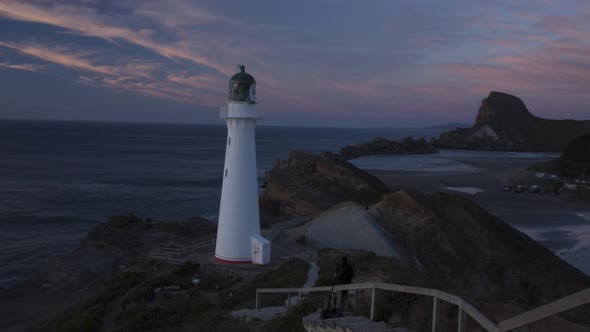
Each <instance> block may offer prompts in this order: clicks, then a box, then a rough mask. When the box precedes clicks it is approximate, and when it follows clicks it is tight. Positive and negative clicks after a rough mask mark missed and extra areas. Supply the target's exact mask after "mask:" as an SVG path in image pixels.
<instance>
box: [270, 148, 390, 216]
mask: <svg viewBox="0 0 590 332" xmlns="http://www.w3.org/2000/svg"><path fill="white" fill-rule="evenodd" d="M266 185H267V187H266V190H265V192H264V194H263V195H262V198H261V209H262V210H263V212H264V213H263V214H264V215H267V216H268V215H270V216H272V215H275V216H276V215H300V214H307V213H312V212H316V211H319V210H325V209H329V208H331V207H332V206H333V205H334V204H336V203H340V202H343V201H355V202H359V203H361V204H372V203H375V202H377V201H379V200H380V199H381V195H382V194H384V193H388V192H389V189H388V188H387V186H386V185H385V184H384V183H383V182H381V180H379V179H377V178H376V177H375V176H373V175H371V174H369V173H367V172H366V171H364V170H362V169H360V168H357V167H355V166H354V165H352V164H350V163H348V162H346V161H345V160H343V158H342V157H341V156H339V155H334V154H328V153H324V154H319V155H318V154H313V153H309V152H303V151H291V152H289V159H288V160H281V161H277V163H276V164H275V165H274V167H273V168H272V169H271V170H270V171H269V172H267V173H266Z"/></svg>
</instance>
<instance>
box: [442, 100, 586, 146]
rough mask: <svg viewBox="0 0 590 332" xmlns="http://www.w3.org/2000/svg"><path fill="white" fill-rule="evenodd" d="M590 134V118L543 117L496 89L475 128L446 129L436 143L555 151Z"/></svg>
mask: <svg viewBox="0 0 590 332" xmlns="http://www.w3.org/2000/svg"><path fill="white" fill-rule="evenodd" d="M588 133H590V121H576V120H549V119H542V118H539V117H536V116H534V115H533V114H531V112H529V110H528V109H527V107H526V105H525V104H524V102H523V101H522V100H521V99H520V98H518V97H515V96H512V95H509V94H506V93H502V92H496V91H492V92H490V94H489V95H488V97H487V98H485V99H484V100H482V102H481V106H480V108H479V112H478V114H477V118H476V120H475V125H474V126H473V127H472V128H457V129H456V130H453V131H447V132H443V133H442V134H441V135H440V137H439V138H438V140H437V142H436V144H437V147H439V148H450V149H472V150H503V151H553V152H555V151H563V149H564V148H565V146H566V145H567V143H568V142H569V141H571V140H572V139H573V138H574V137H577V136H580V135H584V134H588Z"/></svg>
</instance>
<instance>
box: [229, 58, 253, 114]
mask: <svg viewBox="0 0 590 332" xmlns="http://www.w3.org/2000/svg"><path fill="white" fill-rule="evenodd" d="M229 101H240V102H249V103H252V104H255V103H256V80H255V79H254V77H253V76H252V75H250V74H248V73H246V66H244V65H240V72H239V73H237V74H234V76H232V77H231V78H230V80H229Z"/></svg>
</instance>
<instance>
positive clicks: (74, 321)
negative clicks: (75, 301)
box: [49, 271, 144, 332]
mask: <svg viewBox="0 0 590 332" xmlns="http://www.w3.org/2000/svg"><path fill="white" fill-rule="evenodd" d="M143 276H144V274H143V273H142V272H138V271H126V272H121V273H118V274H116V275H115V276H114V277H113V278H111V279H108V280H106V281H105V282H103V283H102V285H101V286H100V287H99V291H98V293H97V295H96V296H94V297H93V298H91V299H89V300H87V301H85V302H84V303H82V304H81V305H79V306H76V307H74V308H72V309H71V310H68V311H66V312H65V313H63V314H62V315H60V316H59V317H57V318H56V319H55V320H54V321H53V322H52V323H50V328H49V329H50V330H54V331H63V332H93V331H97V330H98V328H99V327H100V324H101V322H102V318H103V317H104V314H105V312H106V309H107V307H108V305H109V303H111V302H112V301H113V300H114V299H116V298H118V297H120V296H122V295H123V294H125V292H127V290H129V289H130V288H132V287H133V286H134V285H136V284H137V283H139V282H140V281H141V280H142V279H143Z"/></svg>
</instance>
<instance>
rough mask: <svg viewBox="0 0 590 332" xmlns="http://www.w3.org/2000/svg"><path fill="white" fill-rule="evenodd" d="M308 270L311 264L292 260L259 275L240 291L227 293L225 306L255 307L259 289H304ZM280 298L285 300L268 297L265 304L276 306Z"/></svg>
mask: <svg viewBox="0 0 590 332" xmlns="http://www.w3.org/2000/svg"><path fill="white" fill-rule="evenodd" d="M308 270H309V263H307V262H305V261H304V260H302V259H299V258H295V259H290V260H288V261H287V262H285V263H283V264H282V265H281V266H279V267H278V268H277V269H275V270H270V271H264V272H261V273H259V274H258V275H256V277H255V278H254V279H253V280H252V281H251V282H249V283H246V284H244V285H242V287H240V288H239V289H237V290H228V291H226V292H225V294H224V295H225V297H226V301H225V306H227V307H228V308H233V307H235V306H237V305H241V306H242V307H244V306H247V307H254V302H255V297H256V289H257V288H284V287H302V286H303V284H304V283H305V281H306V280H307V271H308ZM229 293H231V296H229ZM279 298H280V299H283V300H284V296H280V295H279V296H276V297H274V296H271V295H267V296H265V301H264V304H265V305H269V304H270V303H273V304H275V303H277V301H278V299H279Z"/></svg>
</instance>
